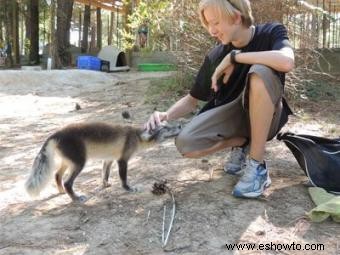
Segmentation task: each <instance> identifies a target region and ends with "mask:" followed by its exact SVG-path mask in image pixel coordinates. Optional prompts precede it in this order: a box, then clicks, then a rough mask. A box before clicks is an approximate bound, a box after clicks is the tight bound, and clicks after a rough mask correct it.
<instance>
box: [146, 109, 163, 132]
mask: <svg viewBox="0 0 340 255" xmlns="http://www.w3.org/2000/svg"><path fill="white" fill-rule="evenodd" d="M167 119H168V114H167V112H158V111H155V112H154V113H153V114H151V116H150V118H149V120H148V121H147V122H146V123H145V124H144V128H145V129H146V130H148V131H149V130H153V129H155V128H156V127H158V126H160V125H161V123H162V121H166V120H167Z"/></svg>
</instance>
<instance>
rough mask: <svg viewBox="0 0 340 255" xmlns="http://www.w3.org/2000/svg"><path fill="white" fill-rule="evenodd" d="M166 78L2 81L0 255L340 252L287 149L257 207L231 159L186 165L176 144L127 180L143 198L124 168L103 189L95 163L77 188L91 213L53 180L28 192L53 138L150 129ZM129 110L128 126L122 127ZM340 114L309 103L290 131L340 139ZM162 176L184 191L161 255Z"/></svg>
mask: <svg viewBox="0 0 340 255" xmlns="http://www.w3.org/2000/svg"><path fill="white" fill-rule="evenodd" d="M168 75H170V74H169V73H136V72H129V73H115V74H106V73H99V72H91V71H78V70H69V71H50V72H48V71H46V72H44V71H37V72H34V71H33V72H32V71H1V72H0V141H1V142H0V159H1V165H0V181H1V186H0V254H30V255H35V254H87V255H88V254H96V255H100V254H129V255H130V254H131V255H133V254H340V242H339V237H340V228H339V225H337V224H335V223H333V222H331V221H326V222H324V223H321V224H315V223H311V222H309V221H308V220H307V219H305V218H304V217H303V216H304V214H305V212H307V211H309V210H310V209H312V208H313V207H314V205H313V203H312V202H311V200H310V198H309V195H308V191H307V189H306V188H305V187H304V186H303V185H302V184H301V182H303V181H305V180H306V177H305V176H304V174H303V172H302V170H301V169H300V168H299V166H298V164H297V163H296V161H295V159H294V158H293V156H292V154H291V153H290V152H289V151H288V149H287V148H286V147H285V145H284V144H283V143H281V142H279V141H273V142H271V143H270V144H269V146H268V148H267V152H266V158H267V165H268V167H269V169H270V170H271V177H272V181H273V184H272V186H271V187H270V188H269V189H268V190H267V191H266V194H265V198H262V199H259V200H247V199H236V198H234V197H232V196H231V191H232V188H233V185H234V184H235V183H236V182H237V177H233V176H228V175H226V174H225V173H224V172H223V163H224V161H225V158H226V156H227V155H228V151H223V152H220V153H217V154H215V155H212V156H210V157H207V158H204V159H196V160H194V159H185V158H182V157H181V155H180V154H179V153H178V152H177V151H176V148H175V146H174V143H173V141H167V142H164V143H162V144H160V145H158V146H156V147H153V148H151V149H149V150H147V151H143V152H140V153H138V154H137V155H135V157H134V158H133V159H132V160H131V161H130V162H129V163H130V167H129V172H128V176H129V177H128V178H129V182H130V184H132V185H133V186H135V187H137V188H138V190H139V192H138V193H135V194H131V193H127V192H125V191H123V190H122V189H121V187H120V181H119V178H118V176H117V174H116V170H117V167H116V166H114V167H113V174H112V177H111V178H110V182H111V184H112V186H111V187H109V188H107V189H101V162H95V161H94V162H88V164H87V165H86V168H85V169H84V171H83V172H82V173H81V175H80V176H79V177H78V178H77V179H76V181H75V186H74V187H75V190H76V191H77V192H78V193H80V194H84V195H86V196H87V197H89V200H88V201H87V202H86V203H85V204H75V203H72V202H70V199H69V197H68V196H67V195H58V193H57V189H56V187H55V184H54V183H51V184H50V185H49V186H48V187H47V188H46V189H45V190H44V191H43V192H42V194H41V195H40V196H39V197H38V198H30V197H29V196H28V195H27V194H26V193H25V191H24V189H23V184H24V181H25V179H26V178H27V176H28V174H29V172H30V170H31V165H32V161H33V159H34V157H35V155H36V153H37V152H38V150H39V149H40V147H41V145H42V143H43V141H44V140H45V139H46V138H47V136H48V135H49V134H50V133H51V132H53V131H55V130H57V129H58V128H60V127H62V126H64V125H66V124H69V123H74V122H78V121H92V120H102V121H107V122H110V123H119V124H129V125H141V124H142V123H143V122H144V121H145V120H146V119H147V117H148V115H149V114H150V113H151V112H152V111H153V106H151V105H147V104H145V103H144V93H145V91H146V89H147V87H148V85H149V83H150V79H155V78H162V77H165V76H168ZM76 103H78V104H79V105H80V106H81V109H80V110H76V109H75V105H76ZM331 109H332V110H331ZM124 110H127V111H129V113H130V114H131V116H132V118H131V119H130V120H125V119H123V118H122V116H121V113H122V111H124ZM339 112H340V107H339V104H338V103H333V104H332V108H330V107H329V103H328V102H319V103H317V104H316V103H311V104H310V107H309V110H308V111H307V110H305V111H300V112H299V113H298V115H300V117H298V118H293V119H291V120H290V123H289V125H288V127H287V129H289V130H291V131H293V132H301V133H310V134H315V135H327V136H335V135H336V134H338V135H339V134H340V130H339V126H340V123H339V122H340V116H339ZM211 172H213V175H212V178H211V179H210V173H211ZM164 179H167V180H168V186H169V187H170V188H171V190H172V192H173V194H174V197H175V200H176V215H175V220H174V225H173V228H172V231H171V234H170V236H169V241H168V244H167V246H166V247H165V248H162V224H163V210H164V206H165V205H166V208H167V210H166V222H165V223H166V226H167V225H168V222H169V220H170V215H171V210H172V200H171V197H170V196H169V195H168V194H164V195H162V196H156V195H153V194H152V193H151V192H150V191H151V189H152V185H153V183H154V182H155V181H160V180H164ZM337 242H338V243H337ZM232 243H257V244H260V243H262V244H270V243H273V244H292V243H295V244H301V245H305V244H318V243H319V244H323V245H324V248H325V250H324V251H300V252H298V251H283V250H282V251H258V250H257V251H249V250H247V249H244V250H243V251H233V252H232V251H228V250H227V248H226V246H225V244H232Z"/></svg>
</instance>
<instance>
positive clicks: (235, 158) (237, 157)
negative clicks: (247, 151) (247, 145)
mask: <svg viewBox="0 0 340 255" xmlns="http://www.w3.org/2000/svg"><path fill="white" fill-rule="evenodd" d="M243 153H244V152H243V148H242V147H234V148H233V149H232V150H231V152H230V160H229V162H231V163H238V162H239V161H241V160H242V158H243Z"/></svg>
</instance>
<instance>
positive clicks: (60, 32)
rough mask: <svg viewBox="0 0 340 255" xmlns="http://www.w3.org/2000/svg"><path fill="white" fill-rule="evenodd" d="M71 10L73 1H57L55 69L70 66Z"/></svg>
mask: <svg viewBox="0 0 340 255" xmlns="http://www.w3.org/2000/svg"><path fill="white" fill-rule="evenodd" d="M72 10H73V0H68V1H65V0H57V31H56V37H55V42H56V44H55V49H56V50H55V56H54V60H55V67H56V68H62V67H66V66H70V64H71V53H70V52H69V47H70V28H71V18H72Z"/></svg>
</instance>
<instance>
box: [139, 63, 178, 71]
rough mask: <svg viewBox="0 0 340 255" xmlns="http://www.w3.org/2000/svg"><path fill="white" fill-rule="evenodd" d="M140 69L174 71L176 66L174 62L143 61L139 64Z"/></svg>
mask: <svg viewBox="0 0 340 255" xmlns="http://www.w3.org/2000/svg"><path fill="white" fill-rule="evenodd" d="M138 70H139V71H143V72H157V71H174V70H176V66H175V65H173V64H162V63H143V64H139V65H138Z"/></svg>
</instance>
